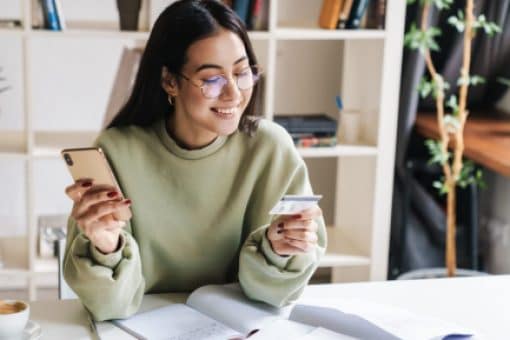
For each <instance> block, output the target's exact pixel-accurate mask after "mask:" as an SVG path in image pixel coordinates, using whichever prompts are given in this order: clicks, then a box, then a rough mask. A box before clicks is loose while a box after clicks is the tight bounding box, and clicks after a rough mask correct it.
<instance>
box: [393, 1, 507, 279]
mask: <svg viewBox="0 0 510 340" xmlns="http://www.w3.org/2000/svg"><path fill="white" fill-rule="evenodd" d="M464 5H465V1H455V3H454V5H453V6H452V8H451V9H449V10H447V11H441V12H438V11H437V10H436V9H435V7H434V8H433V9H432V11H431V12H430V18H429V19H430V20H429V22H430V23H431V24H433V25H436V26H438V27H439V28H440V29H441V31H442V35H441V37H440V38H439V40H438V43H439V45H440V47H441V51H440V52H437V53H433V54H432V58H433V60H434V65H435V66H436V68H437V69H438V71H439V73H440V74H442V75H443V77H444V78H445V80H446V81H447V82H448V83H450V85H451V89H450V91H449V93H447V95H446V98H448V97H449V95H450V94H451V93H457V92H458V91H457V88H456V86H455V84H456V81H457V78H458V77H459V70H460V65H461V63H462V52H463V49H462V44H463V40H462V39H463V35H462V33H459V32H458V31H457V30H456V29H455V28H454V27H453V26H451V25H449V24H448V23H447V19H448V17H450V16H452V15H454V14H456V13H457V11H458V10H459V9H461V8H463V6H464ZM475 13H476V14H477V15H478V14H480V13H484V14H485V16H486V17H487V19H488V20H489V21H493V22H495V23H496V24H498V25H499V26H500V27H501V28H502V32H501V33H499V34H497V35H496V36H493V37H488V36H487V35H486V34H485V33H483V32H479V33H478V34H477V35H476V37H475V38H474V40H473V45H472V59H471V60H472V62H471V68H470V70H471V71H470V73H471V75H480V76H483V77H484V78H485V79H486V83H484V84H481V85H476V86H471V87H470V88H469V95H468V108H469V110H470V111H473V110H480V109H487V108H492V107H493V106H494V103H495V102H496V101H497V100H498V99H499V98H501V97H502V95H503V94H504V92H505V91H506V89H507V87H506V86H504V85H502V84H500V83H499V82H498V81H497V78H498V77H505V78H510V0H478V1H477V0H475ZM419 20H420V8H419V7H418V6H417V5H412V6H408V8H407V14H406V31H408V30H409V27H410V24H411V23H412V22H417V23H419ZM425 74H427V72H426V69H425V62H424V59H423V57H422V55H421V54H419V53H418V52H415V51H410V50H408V49H407V48H405V49H404V54H403V63H402V78H401V87H400V103H399V120H398V131H397V148H396V157H395V181H394V183H395V184H394V190H393V208H392V222H391V223H392V226H391V244H390V261H389V273H388V274H389V278H394V277H396V276H398V275H399V274H401V273H403V272H406V271H409V270H413V269H419V268H427V267H442V266H444V230H445V222H446V217H445V213H444V204H443V202H442V198H441V197H439V196H438V195H437V192H436V189H434V188H432V181H433V180H434V177H435V176H436V177H437V170H438V169H434V168H432V167H429V166H428V165H427V163H426V162H427V159H428V152H427V150H425V147H424V145H423V142H424V140H423V138H421V137H420V136H418V135H416V134H415V133H414V131H413V125H414V121H415V118H416V112H417V111H435V106H434V102H433V100H432V99H431V98H427V99H426V100H422V99H420V98H419V95H418V92H417V91H416V88H417V86H418V83H419V81H420V79H421V78H422V76H424V75H425ZM427 75H428V74H427ZM486 112H487V113H486V114H491V113H490V112H491V111H490V110H488V111H486ZM459 220H460V221H459V224H460V223H462V218H459ZM459 230H460V231H462V227H461V226H460V225H459ZM461 234H462V232H461ZM459 241H460V243H462V242H463V241H462V239H461V240H458V242H459ZM459 249H461V251H460V253H458V260H459V266H460V267H462V265H463V257H464V255H465V254H463V253H462V249H463V248H462V247H461V246H459Z"/></svg>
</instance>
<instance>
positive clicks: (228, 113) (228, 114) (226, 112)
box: [211, 107, 238, 119]
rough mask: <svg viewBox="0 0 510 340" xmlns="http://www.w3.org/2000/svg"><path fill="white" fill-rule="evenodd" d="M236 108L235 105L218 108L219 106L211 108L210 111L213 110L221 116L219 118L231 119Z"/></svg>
mask: <svg viewBox="0 0 510 340" xmlns="http://www.w3.org/2000/svg"><path fill="white" fill-rule="evenodd" d="M237 110H238V108H237V107H232V108H228V109H222V108H221V109H220V108H212V109H211V111H212V112H214V114H215V115H216V116H217V117H219V118H221V119H231V118H233V117H235V115H236V112H237Z"/></svg>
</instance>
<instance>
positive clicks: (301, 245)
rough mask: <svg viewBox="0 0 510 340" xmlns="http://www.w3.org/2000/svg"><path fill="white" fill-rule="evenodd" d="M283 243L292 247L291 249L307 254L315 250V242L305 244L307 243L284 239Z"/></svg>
mask: <svg viewBox="0 0 510 340" xmlns="http://www.w3.org/2000/svg"><path fill="white" fill-rule="evenodd" d="M285 242H286V243H287V244H288V245H289V246H291V247H293V248H297V249H299V250H301V252H305V253H307V252H309V251H312V250H313V249H315V245H316V242H313V243H312V242H307V241H300V240H290V239H287V238H285Z"/></svg>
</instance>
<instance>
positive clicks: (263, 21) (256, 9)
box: [248, 0, 269, 31]
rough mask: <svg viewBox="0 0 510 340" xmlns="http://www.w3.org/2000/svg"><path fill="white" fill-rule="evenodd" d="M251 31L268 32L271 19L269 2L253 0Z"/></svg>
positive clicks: (249, 26)
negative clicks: (269, 19) (269, 18)
mask: <svg viewBox="0 0 510 340" xmlns="http://www.w3.org/2000/svg"><path fill="white" fill-rule="evenodd" d="M251 5H252V6H251V15H250V20H249V21H250V22H249V25H248V28H249V29H252V30H256V31H261V30H266V29H267V26H268V17H269V3H268V0H252V4H251Z"/></svg>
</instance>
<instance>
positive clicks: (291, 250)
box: [273, 242, 305, 256]
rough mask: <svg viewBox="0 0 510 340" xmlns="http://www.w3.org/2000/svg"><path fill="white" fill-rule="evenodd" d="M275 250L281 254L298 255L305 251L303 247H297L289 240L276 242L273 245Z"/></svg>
mask: <svg viewBox="0 0 510 340" xmlns="http://www.w3.org/2000/svg"><path fill="white" fill-rule="evenodd" d="M273 250H274V251H275V252H276V253H277V254H278V255H281V256H287V255H297V254H302V253H303V252H305V251H304V250H303V249H301V248H297V247H295V246H293V245H292V244H290V243H287V242H278V243H275V244H274V245H273Z"/></svg>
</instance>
